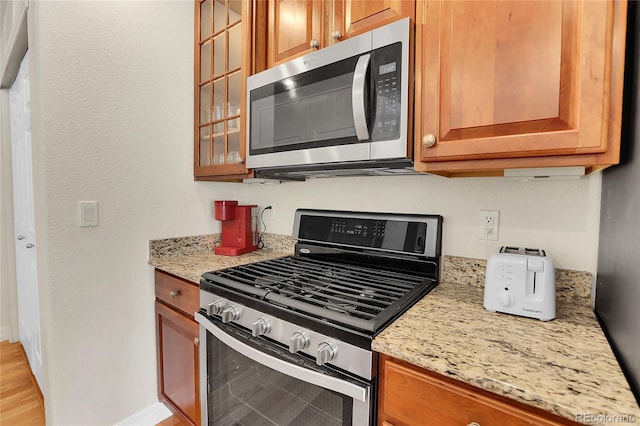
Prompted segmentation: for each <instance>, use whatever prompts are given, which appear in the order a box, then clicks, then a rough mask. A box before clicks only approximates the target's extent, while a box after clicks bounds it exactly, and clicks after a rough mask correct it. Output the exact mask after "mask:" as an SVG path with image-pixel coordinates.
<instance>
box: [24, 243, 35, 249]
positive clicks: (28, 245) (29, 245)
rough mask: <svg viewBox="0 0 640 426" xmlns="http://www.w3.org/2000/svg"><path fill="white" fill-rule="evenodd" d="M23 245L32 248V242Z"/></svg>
mask: <svg viewBox="0 0 640 426" xmlns="http://www.w3.org/2000/svg"><path fill="white" fill-rule="evenodd" d="M25 247H26V248H33V244H31V243H27V244H26V245H25Z"/></svg>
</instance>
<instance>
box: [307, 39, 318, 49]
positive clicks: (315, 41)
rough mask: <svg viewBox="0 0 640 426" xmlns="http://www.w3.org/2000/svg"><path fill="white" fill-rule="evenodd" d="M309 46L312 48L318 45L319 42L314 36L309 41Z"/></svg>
mask: <svg viewBox="0 0 640 426" xmlns="http://www.w3.org/2000/svg"><path fill="white" fill-rule="evenodd" d="M309 47H310V48H312V49H317V48H319V47H320V42H319V41H318V40H316V39H315V38H314V39H312V40H311V42H309Z"/></svg>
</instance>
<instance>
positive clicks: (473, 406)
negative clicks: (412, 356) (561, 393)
mask: <svg viewBox="0 0 640 426" xmlns="http://www.w3.org/2000/svg"><path fill="white" fill-rule="evenodd" d="M383 369H384V371H383V376H384V379H383V384H382V390H381V402H382V404H381V405H382V406H381V407H380V408H381V419H380V420H381V421H386V423H387V424H390V425H395V426H400V425H418V424H428V425H432V426H448V425H468V424H474V423H473V422H475V423H477V424H480V425H483V426H484V425H500V426H506V425H509V426H523V425H531V426H534V425H536V426H543V425H544V426H550V425H560V424H575V423H573V422H570V421H567V422H564V421H562V420H561V419H558V421H556V420H555V419H554V420H551V419H549V418H546V417H545V416H542V415H540V414H537V412H533V411H528V410H527V409H525V408H521V407H519V406H517V405H512V404H509V403H507V402H505V401H502V400H501V399H498V398H493V397H491V396H489V395H486V394H484V393H481V392H479V391H474V390H472V389H469V388H467V387H465V386H461V385H458V384H456V383H453V382H450V381H449V380H446V379H444V378H440V377H438V376H435V375H433V376H432V375H430V374H427V373H426V372H423V371H420V370H417V369H414V368H411V367H408V366H405V365H403V364H399V363H396V362H394V361H392V360H389V359H385V360H384V362H383Z"/></svg>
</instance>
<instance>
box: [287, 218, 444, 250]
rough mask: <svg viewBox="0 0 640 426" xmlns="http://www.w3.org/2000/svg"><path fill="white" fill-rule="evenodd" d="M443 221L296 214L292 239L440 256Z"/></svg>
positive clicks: (440, 219)
mask: <svg viewBox="0 0 640 426" xmlns="http://www.w3.org/2000/svg"><path fill="white" fill-rule="evenodd" d="M441 231H442V217H441V216H437V215H411V214H394V213H358V212H338V211H322V210H302V209H300V210H297V211H296V218H295V225H294V233H293V236H294V238H296V239H298V240H302V241H310V242H320V243H328V244H333V245H341V246H349V247H357V248H367V249H375V250H380V251H387V252H395V253H406V254H413V255H415V254H418V255H425V256H429V257H439V256H440V235H441Z"/></svg>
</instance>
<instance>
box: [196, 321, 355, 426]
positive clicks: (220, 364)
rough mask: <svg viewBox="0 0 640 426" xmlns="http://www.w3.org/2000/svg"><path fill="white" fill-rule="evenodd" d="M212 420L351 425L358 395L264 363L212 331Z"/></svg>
mask: <svg viewBox="0 0 640 426" xmlns="http://www.w3.org/2000/svg"><path fill="white" fill-rule="evenodd" d="M207 373H208V374H207V375H208V383H207V385H208V387H207V389H208V390H207V414H208V420H209V421H208V424H209V425H216V426H223V425H247V426H262V425H278V426H287V425H304V426H316V425H317V426H331V425H351V424H352V418H353V400H352V399H351V398H349V397H347V396H344V395H340V394H337V393H335V392H332V391H329V390H326V389H324V388H321V387H319V386H316V385H313V384H309V383H306V382H303V381H301V380H298V379H296V378H293V377H290V376H287V375H285V374H282V373H280V372H278V371H275V370H272V369H270V368H268V367H265V366H263V365H262V364H259V363H257V362H255V361H253V360H252V359H250V358H247V357H245V356H244V355H242V354H240V353H238V352H237V351H235V350H233V349H231V348H229V347H228V346H226V345H225V344H224V343H222V342H220V340H218V339H217V338H216V337H215V336H213V335H212V334H211V333H207Z"/></svg>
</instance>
